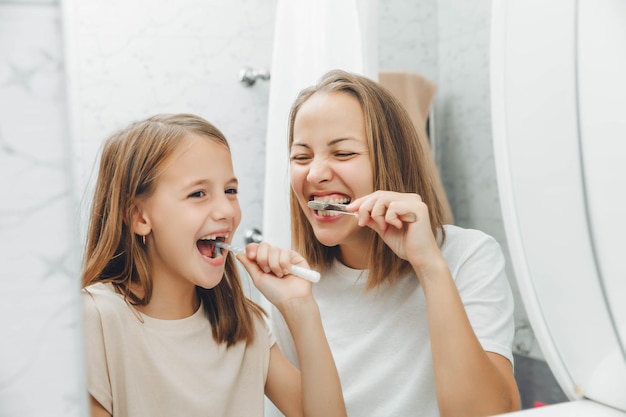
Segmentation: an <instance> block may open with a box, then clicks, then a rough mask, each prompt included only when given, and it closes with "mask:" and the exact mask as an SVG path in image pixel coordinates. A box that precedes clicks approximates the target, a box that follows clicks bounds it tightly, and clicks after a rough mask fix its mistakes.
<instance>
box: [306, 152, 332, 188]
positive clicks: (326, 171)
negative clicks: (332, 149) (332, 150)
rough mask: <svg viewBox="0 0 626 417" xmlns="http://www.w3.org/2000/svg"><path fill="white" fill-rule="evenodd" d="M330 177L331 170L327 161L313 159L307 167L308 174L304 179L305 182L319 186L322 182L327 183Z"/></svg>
mask: <svg viewBox="0 0 626 417" xmlns="http://www.w3.org/2000/svg"><path fill="white" fill-rule="evenodd" d="M331 177H332V170H331V169H330V166H329V165H328V161H327V160H326V159H322V158H316V159H313V161H312V162H311V164H310V165H309V172H308V174H307V177H306V179H307V181H309V182H311V183H316V184H320V183H322V182H326V181H329V180H330V179H331Z"/></svg>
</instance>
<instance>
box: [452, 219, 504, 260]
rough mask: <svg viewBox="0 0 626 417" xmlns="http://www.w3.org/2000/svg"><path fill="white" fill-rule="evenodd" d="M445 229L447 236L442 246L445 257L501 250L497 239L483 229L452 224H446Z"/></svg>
mask: <svg viewBox="0 0 626 417" xmlns="http://www.w3.org/2000/svg"><path fill="white" fill-rule="evenodd" d="M444 230H445V232H446V238H445V241H444V243H443V245H442V246H441V251H442V253H443V255H444V257H461V256H463V255H464V254H468V253H472V252H477V251H489V252H501V248H500V244H499V243H498V242H497V241H496V239H495V238H494V237H493V236H491V235H489V234H487V233H485V232H483V231H482V230H478V229H469V228H464V227H460V226H455V225H450V224H447V225H445V226H444Z"/></svg>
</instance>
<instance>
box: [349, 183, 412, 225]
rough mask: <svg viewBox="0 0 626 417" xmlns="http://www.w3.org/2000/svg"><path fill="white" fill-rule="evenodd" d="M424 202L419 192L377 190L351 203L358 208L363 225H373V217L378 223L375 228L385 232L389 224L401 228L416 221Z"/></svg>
mask: <svg viewBox="0 0 626 417" xmlns="http://www.w3.org/2000/svg"><path fill="white" fill-rule="evenodd" d="M422 204H423V202H422V199H421V197H420V196H419V195H417V194H407V193H397V192H391V191H376V192H374V193H372V194H370V195H368V196H366V197H362V198H359V199H356V200H355V201H353V203H352V204H350V205H351V206H353V207H354V208H357V209H358V212H359V224H360V225H361V226H370V227H372V226H373V225H372V223H370V221H369V220H370V219H371V220H372V221H373V223H374V224H375V225H376V227H374V229H375V230H376V231H378V232H384V231H385V230H386V229H387V225H392V226H394V227H396V228H398V229H401V228H402V226H403V223H414V222H416V221H417V219H418V216H417V212H418V211H419V210H420V207H419V206H420V205H422Z"/></svg>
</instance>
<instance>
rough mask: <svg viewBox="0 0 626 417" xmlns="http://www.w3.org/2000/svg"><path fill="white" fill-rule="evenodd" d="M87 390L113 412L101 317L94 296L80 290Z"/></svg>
mask: <svg viewBox="0 0 626 417" xmlns="http://www.w3.org/2000/svg"><path fill="white" fill-rule="evenodd" d="M82 300H83V319H84V325H83V328H84V336H85V337H84V339H85V359H86V366H87V390H88V391H89V394H90V395H91V396H93V397H94V398H95V399H96V401H98V402H99V403H100V404H101V405H102V406H103V407H104V408H105V409H106V410H107V411H108V412H109V413H110V414H113V406H112V396H111V384H110V381H109V371H108V366H107V358H106V351H105V347H104V334H103V331H102V319H101V315H100V311H99V310H98V306H97V304H96V300H95V299H94V296H93V295H92V294H91V293H89V292H88V291H87V290H83V292H82Z"/></svg>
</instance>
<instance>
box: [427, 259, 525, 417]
mask: <svg viewBox="0 0 626 417" xmlns="http://www.w3.org/2000/svg"><path fill="white" fill-rule="evenodd" d="M442 261H443V260H442ZM419 277H420V283H421V284H422V285H423V288H424V293H425V295H426V300H427V304H428V306H427V308H428V321H429V329H430V341H431V349H432V354H433V370H434V375H435V391H436V393H437V402H438V403H439V411H440V414H441V416H442V417H446V416H455V417H461V416H489V415H494V414H502V413H506V412H511V411H516V410H519V408H520V399H519V393H518V390H517V384H516V382H515V378H514V376H513V367H512V365H511V363H510V362H509V360H508V359H506V358H505V357H503V356H501V355H499V354H497V353H492V352H485V350H483V348H482V346H481V345H480V343H479V341H478V338H477V337H476V335H475V333H474V330H473V329H472V326H471V324H470V322H469V319H468V318H467V314H466V312H465V308H464V306H463V303H462V301H461V298H460V296H459V293H458V290H457V288H456V286H455V284H454V281H453V279H452V276H451V274H450V271H449V269H448V266H447V265H446V264H445V262H443V264H442V265H439V267H435V266H433V267H431V268H430V270H425V269H422V270H420V272H419Z"/></svg>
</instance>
